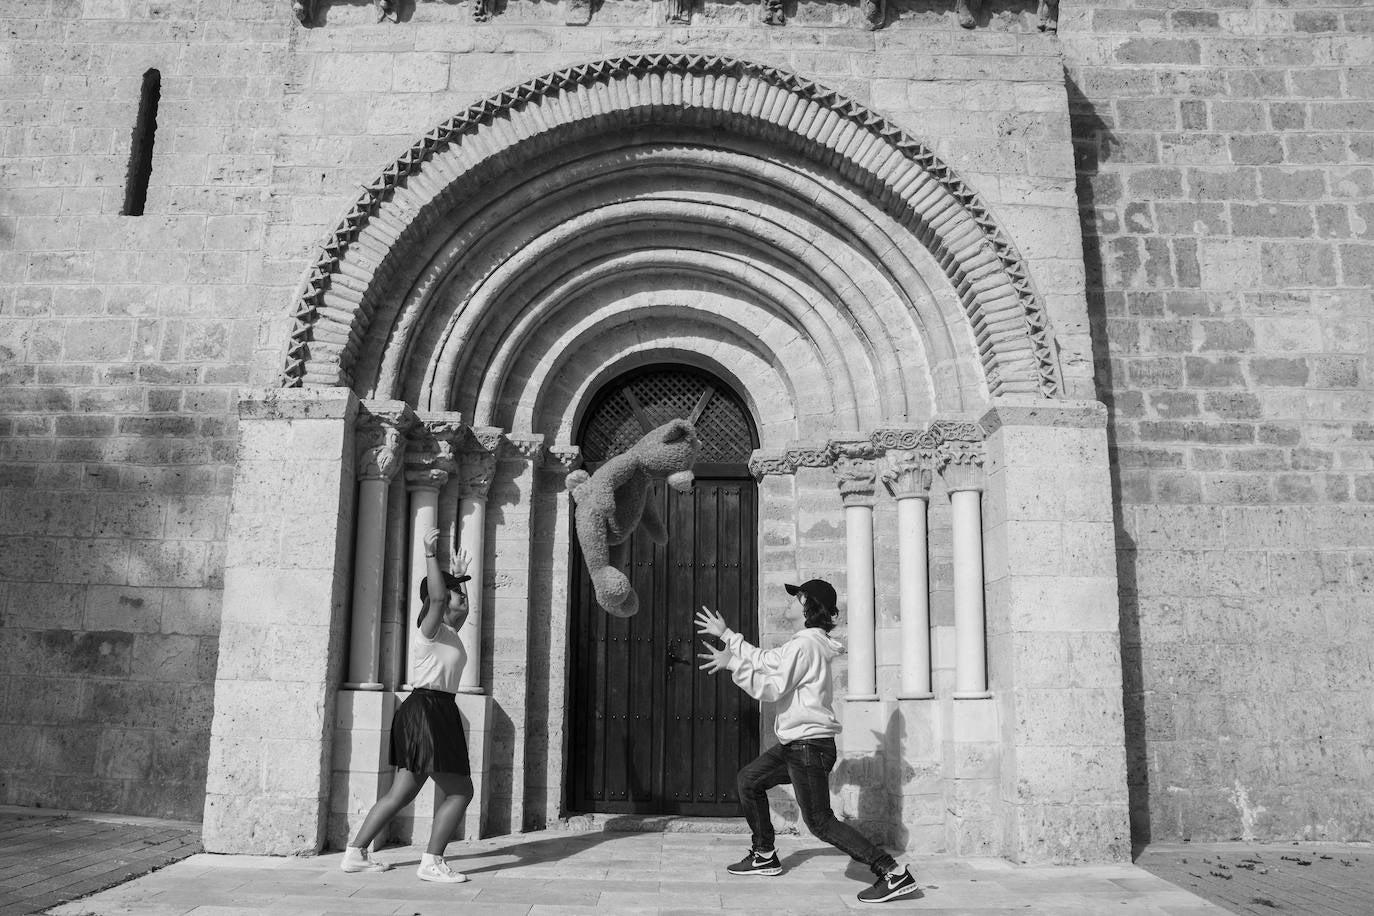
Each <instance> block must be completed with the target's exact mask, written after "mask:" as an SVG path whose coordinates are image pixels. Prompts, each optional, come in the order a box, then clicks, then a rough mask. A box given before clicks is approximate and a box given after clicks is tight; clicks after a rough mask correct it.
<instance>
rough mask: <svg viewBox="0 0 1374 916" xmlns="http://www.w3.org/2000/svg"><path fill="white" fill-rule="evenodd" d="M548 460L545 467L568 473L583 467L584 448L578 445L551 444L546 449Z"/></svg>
mask: <svg viewBox="0 0 1374 916" xmlns="http://www.w3.org/2000/svg"><path fill="white" fill-rule="evenodd" d="M544 451H545V454H546V455H547V456H548V460H547V461H546V462H545V463H544V467H545V468H546V469H548V470H550V471H554V472H556V473H559V474H568V473H570V472H572V471H575V470H577V469H578V468H580V467H582V449H580V448H578V447H577V446H576V445H566V444H564V445H550V446H549V447H548V448H547V449H545V450H544Z"/></svg>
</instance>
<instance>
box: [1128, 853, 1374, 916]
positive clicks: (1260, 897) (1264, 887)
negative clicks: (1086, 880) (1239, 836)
mask: <svg viewBox="0 0 1374 916" xmlns="http://www.w3.org/2000/svg"><path fill="white" fill-rule="evenodd" d="M1136 864H1137V865H1139V866H1140V867H1141V868H1144V869H1145V870H1146V871H1148V872H1150V873H1151V874H1153V875H1157V876H1159V877H1161V878H1163V879H1164V880H1166V881H1169V882H1171V883H1173V884H1176V885H1178V886H1179V887H1181V888H1184V889H1186V890H1190V891H1192V892H1193V893H1195V894H1198V895H1199V896H1201V897H1205V898H1207V899H1208V900H1211V901H1213V902H1214V903H1219V904H1221V905H1222V906H1224V907H1226V909H1228V910H1230V911H1231V912H1233V913H1262V914H1266V916H1276V914H1281V913H1301V914H1303V916H1370V914H1371V913H1374V848H1370V847H1369V846H1323V845H1315V844H1306V843H1305V844H1301V845H1299V844H1297V843H1286V844H1285V843H1172V844H1168V845H1165V844H1154V845H1151V846H1149V847H1147V848H1146V849H1145V851H1144V852H1143V853H1141V855H1140V856H1139V858H1137V859H1136Z"/></svg>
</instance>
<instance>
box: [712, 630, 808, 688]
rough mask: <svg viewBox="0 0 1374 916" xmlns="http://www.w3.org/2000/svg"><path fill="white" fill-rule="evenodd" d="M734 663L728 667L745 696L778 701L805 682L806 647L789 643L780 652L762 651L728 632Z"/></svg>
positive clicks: (728, 663)
mask: <svg viewBox="0 0 1374 916" xmlns="http://www.w3.org/2000/svg"><path fill="white" fill-rule="evenodd" d="M723 638H724V640H725V648H726V649H727V650H728V651H729V652H730V660H729V661H728V662H726V665H725V667H726V668H728V669H729V670H730V676H731V677H732V678H734V681H735V683H736V684H738V685H739V687H740V689H741V690H743V691H744V692H745V693H747V694H749V695H750V696H751V697H753V698H754V699H756V700H763V701H764V702H769V703H771V702H775V701H777V700H779V699H781V698H782V697H783V696H785V695H786V694H787V693H789V692H790V691H792V690H795V689H796V687H797V685H798V684H800V683H801V679H802V672H803V669H804V666H803V665H802V655H803V652H804V649H803V647H802V646H801V645H800V644H798V643H796V642H788V643H786V644H785V645H783V646H780V647H779V648H777V649H760V648H758V647H757V646H752V645H750V644H749V643H747V642H745V641H744V637H743V636H741V635H740V634H738V633H735V632H733V631H731V630H726V631H725V636H724V637H723Z"/></svg>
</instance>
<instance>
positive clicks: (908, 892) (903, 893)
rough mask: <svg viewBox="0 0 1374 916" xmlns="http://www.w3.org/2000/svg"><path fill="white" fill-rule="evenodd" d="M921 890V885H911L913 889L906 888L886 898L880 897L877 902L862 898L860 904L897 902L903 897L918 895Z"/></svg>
mask: <svg viewBox="0 0 1374 916" xmlns="http://www.w3.org/2000/svg"><path fill="white" fill-rule="evenodd" d="M920 889H921V885H919V884H913V885H911V887H904V888H902V889H901V890H896V891H893V892H892V893H890V894H888V895H887V896H886V897H879V898H878V899H876V900H874V899H871V898H870V899H867V900H865V899H864V898H863V897H860V898H859V902H860V903H887V902H888V901H889V900H897V899H898V898H901V897H909V896H911V895H912V894H914V893H916V892H917V891H919V890H920Z"/></svg>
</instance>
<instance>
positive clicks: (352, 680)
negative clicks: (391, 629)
mask: <svg viewBox="0 0 1374 916" xmlns="http://www.w3.org/2000/svg"><path fill="white" fill-rule="evenodd" d="M413 421H414V414H413V413H412V412H411V411H410V408H409V407H407V406H406V405H405V404H404V403H402V402H400V401H371V402H368V403H366V404H364V405H363V418H362V419H361V421H360V422H359V428H358V432H357V436H358V510H357V526H356V528H357V533H356V536H355V538H354V552H353V596H352V598H353V601H352V613H351V615H350V621H349V637H348V639H349V650H348V675H347V680H346V681H345V683H344V687H345V688H346V689H350V690H381V689H382V687H383V684H382V680H381V670H380V669H381V648H382V638H381V637H382V576H383V572H384V569H385V566H386V540H387V538H386V536H387V493H388V492H389V491H390V489H391V481H392V479H393V478H394V477H395V476H396V472H397V470H398V469H399V468H400V463H401V455H402V453H403V451H404V449H405V439H404V433H405V429H406V427H407V426H409V424H410V423H411V422H413Z"/></svg>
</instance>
